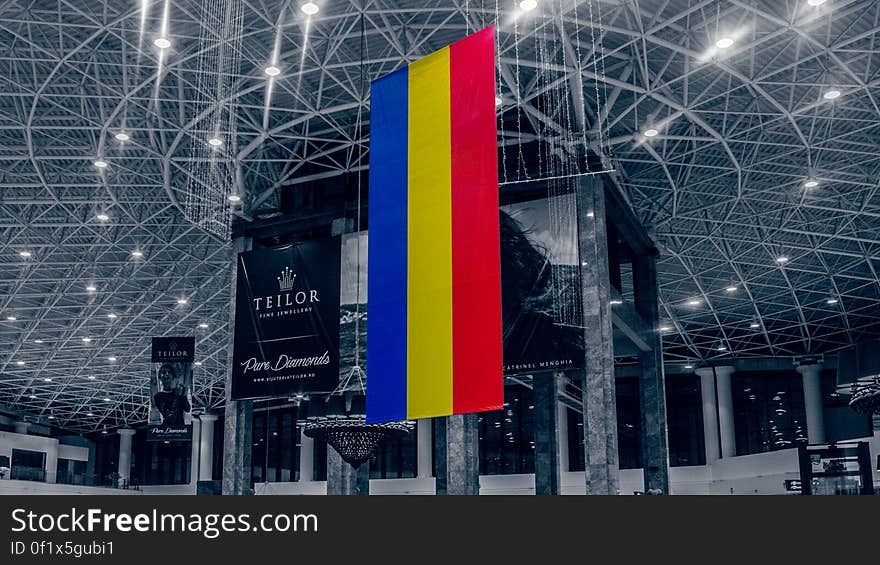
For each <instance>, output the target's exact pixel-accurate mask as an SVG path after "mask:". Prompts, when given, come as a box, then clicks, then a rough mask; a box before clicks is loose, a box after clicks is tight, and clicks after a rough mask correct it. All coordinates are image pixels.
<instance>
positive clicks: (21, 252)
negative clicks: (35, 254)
mask: <svg viewBox="0 0 880 565" xmlns="http://www.w3.org/2000/svg"><path fill="white" fill-rule="evenodd" d="M18 254H19V255H21V256H22V257H24V258H25V259H27V258H28V257H30V256H31V252H30V251H19V252H18Z"/></svg>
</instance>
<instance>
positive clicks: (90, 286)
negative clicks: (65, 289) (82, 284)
mask: <svg viewBox="0 0 880 565" xmlns="http://www.w3.org/2000/svg"><path fill="white" fill-rule="evenodd" d="M96 290H98V289H97V288H95V287H94V286H92V285H89V286H87V287H86V291H88V292H95V291H96Z"/></svg>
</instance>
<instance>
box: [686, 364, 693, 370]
mask: <svg viewBox="0 0 880 565" xmlns="http://www.w3.org/2000/svg"><path fill="white" fill-rule="evenodd" d="M684 368H685V369H693V368H694V366H693V365H691V364H690V363H688V364H687V365H685V366H684Z"/></svg>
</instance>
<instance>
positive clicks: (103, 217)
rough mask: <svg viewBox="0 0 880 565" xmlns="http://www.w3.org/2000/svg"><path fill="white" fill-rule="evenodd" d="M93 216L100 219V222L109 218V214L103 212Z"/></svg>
mask: <svg viewBox="0 0 880 565" xmlns="http://www.w3.org/2000/svg"><path fill="white" fill-rule="evenodd" d="M95 217H96V218H98V219H99V220H100V221H102V222H106V221H107V220H109V219H110V216H108V215H107V214H103V213H102V214H98V215H97V216H95Z"/></svg>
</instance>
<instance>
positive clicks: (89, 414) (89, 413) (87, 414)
mask: <svg viewBox="0 0 880 565" xmlns="http://www.w3.org/2000/svg"><path fill="white" fill-rule="evenodd" d="M86 416H90V417H91V416H94V414H92V413H91V412H86Z"/></svg>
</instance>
